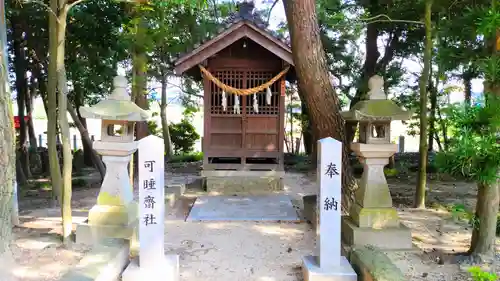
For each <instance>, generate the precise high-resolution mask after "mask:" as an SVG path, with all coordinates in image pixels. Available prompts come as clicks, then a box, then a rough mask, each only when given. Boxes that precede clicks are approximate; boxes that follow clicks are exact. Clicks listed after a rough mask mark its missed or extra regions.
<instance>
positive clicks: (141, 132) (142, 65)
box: [132, 20, 149, 140]
mask: <svg viewBox="0 0 500 281" xmlns="http://www.w3.org/2000/svg"><path fill="white" fill-rule="evenodd" d="M143 25H144V23H143V21H142V20H141V23H140V24H139V28H138V31H137V36H138V38H142V36H143V33H144V32H145V30H144V29H145V27H144V26H143ZM139 42H141V41H139ZM136 47H137V46H136ZM132 72H133V81H132V91H133V93H132V97H133V98H134V99H133V101H134V102H135V103H136V104H137V105H138V106H139V107H140V108H142V109H145V110H147V109H149V106H148V100H147V89H146V87H147V56H146V52H145V50H143V48H142V47H141V48H136V50H135V51H134V53H133V59H132ZM136 133H137V135H136V138H137V140H140V139H142V138H145V137H147V136H148V135H149V130H148V124H147V122H137V124H136Z"/></svg>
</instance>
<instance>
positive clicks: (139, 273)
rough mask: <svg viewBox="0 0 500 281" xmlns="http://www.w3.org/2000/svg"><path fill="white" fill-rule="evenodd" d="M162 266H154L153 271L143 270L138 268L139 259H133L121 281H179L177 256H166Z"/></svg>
mask: <svg viewBox="0 0 500 281" xmlns="http://www.w3.org/2000/svg"><path fill="white" fill-rule="evenodd" d="M162 262H163V264H164V265H163V266H155V267H154V269H153V270H150V269H149V268H148V270H144V268H143V269H141V267H140V266H139V259H138V258H135V259H133V260H132V261H131V262H130V264H129V265H128V266H127V268H126V269H125V271H123V274H122V279H121V280H122V281H141V280H148V281H179V278H180V273H179V256H178V255H166V256H165V260H163V261H162Z"/></svg>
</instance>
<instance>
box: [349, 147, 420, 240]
mask: <svg viewBox="0 0 500 281" xmlns="http://www.w3.org/2000/svg"><path fill="white" fill-rule="evenodd" d="M351 149H352V150H353V151H354V152H355V153H356V155H358V157H359V158H360V162H361V163H363V175H362V178H361V180H360V181H359V189H358V190H357V191H356V194H355V197H356V202H355V203H354V204H353V206H352V207H351V209H350V211H349V214H350V215H349V217H346V216H345V217H343V219H342V236H343V237H342V238H343V240H344V242H346V243H347V244H349V245H355V246H361V245H373V246H376V247H379V248H382V249H411V248H412V241H411V232H410V229H409V228H407V227H406V226H404V225H403V224H401V222H400V221H399V217H398V212H397V210H396V209H395V208H393V207H392V198H391V194H390V191H389V186H388V184H387V180H386V178H385V174H384V166H385V165H387V164H388V163H389V157H391V156H392V155H393V154H394V153H395V152H396V151H397V145H396V144H391V143H386V144H366V143H353V144H352V145H351Z"/></svg>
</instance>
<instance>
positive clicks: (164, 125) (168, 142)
mask: <svg viewBox="0 0 500 281" xmlns="http://www.w3.org/2000/svg"><path fill="white" fill-rule="evenodd" d="M161 79H162V80H161V104H160V117H161V131H162V135H163V143H164V145H165V156H166V157H167V159H168V158H169V157H171V156H172V155H174V150H173V145H172V138H171V137H170V130H169V129H168V120H167V76H166V75H162V78H161Z"/></svg>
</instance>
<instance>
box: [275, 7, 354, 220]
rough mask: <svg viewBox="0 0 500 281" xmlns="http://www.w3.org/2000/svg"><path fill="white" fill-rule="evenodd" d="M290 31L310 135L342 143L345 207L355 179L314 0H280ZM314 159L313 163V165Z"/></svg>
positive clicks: (351, 193)
mask: <svg viewBox="0 0 500 281" xmlns="http://www.w3.org/2000/svg"><path fill="white" fill-rule="evenodd" d="M284 6H285V11H286V17H287V20H288V27H289V30H290V35H291V41H292V49H293V59H294V62H295V70H296V72H297V76H298V82H299V83H298V84H299V91H300V92H302V93H303V96H304V101H305V103H306V104H307V108H308V109H309V117H310V118H311V122H312V128H313V132H314V136H315V137H316V138H318V139H321V138H325V137H333V138H335V139H337V140H339V141H342V142H343V143H344V145H343V153H342V205H343V208H344V210H349V207H350V206H351V204H352V202H354V191H355V189H356V188H357V185H356V181H355V179H354V177H353V174H352V172H351V169H350V165H349V147H348V145H346V143H347V140H346V135H345V132H344V120H343V118H342V116H341V115H340V102H339V99H338V96H337V94H336V93H335V90H334V89H333V86H332V84H331V83H330V77H329V73H328V69H327V65H326V55H325V51H324V49H323V45H322V42H321V38H320V32H319V26H318V22H317V15H316V3H315V1H314V0H300V1H298V0H295V1H292V0H287V1H284ZM314 164H316V162H313V165H314Z"/></svg>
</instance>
